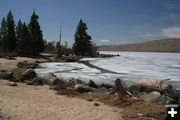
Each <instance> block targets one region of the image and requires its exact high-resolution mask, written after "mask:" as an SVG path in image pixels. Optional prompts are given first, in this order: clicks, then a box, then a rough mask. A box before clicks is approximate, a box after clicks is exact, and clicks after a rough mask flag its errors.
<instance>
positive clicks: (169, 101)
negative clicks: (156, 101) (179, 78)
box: [160, 94, 177, 104]
mask: <svg viewBox="0 0 180 120" xmlns="http://www.w3.org/2000/svg"><path fill="white" fill-rule="evenodd" d="M160 101H161V102H163V103H164V104H177V101H176V100H174V99H173V98H170V97H168V96H167V95H165V94H163V95H162V96H161V97H160Z"/></svg>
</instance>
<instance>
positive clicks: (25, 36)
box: [18, 23, 33, 56]
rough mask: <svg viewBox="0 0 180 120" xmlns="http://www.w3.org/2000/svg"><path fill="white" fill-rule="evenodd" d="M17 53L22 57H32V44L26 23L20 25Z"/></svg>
mask: <svg viewBox="0 0 180 120" xmlns="http://www.w3.org/2000/svg"><path fill="white" fill-rule="evenodd" d="M18 53H19V54H20V55H23V56H32V55H33V44H32V41H31V38H30V33H29V30H28V27H27V25H26V23H23V25H22V36H21V40H20V41H19V44H18Z"/></svg>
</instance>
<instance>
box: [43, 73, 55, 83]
mask: <svg viewBox="0 0 180 120" xmlns="http://www.w3.org/2000/svg"><path fill="white" fill-rule="evenodd" d="M43 78H44V84H46V85H52V84H53V82H54V81H55V80H56V79H58V78H57V77H56V75H54V74H53V73H48V74H46V75H44V76H43Z"/></svg>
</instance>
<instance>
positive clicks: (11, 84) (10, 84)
mask: <svg viewBox="0 0 180 120" xmlns="http://www.w3.org/2000/svg"><path fill="white" fill-rule="evenodd" d="M7 85H9V86H17V83H16V82H9V83H7Z"/></svg>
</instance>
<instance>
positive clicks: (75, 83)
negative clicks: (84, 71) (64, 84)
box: [69, 79, 86, 86]
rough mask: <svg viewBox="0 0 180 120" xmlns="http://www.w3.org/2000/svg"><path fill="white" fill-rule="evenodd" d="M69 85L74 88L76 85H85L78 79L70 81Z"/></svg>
mask: <svg viewBox="0 0 180 120" xmlns="http://www.w3.org/2000/svg"><path fill="white" fill-rule="evenodd" d="M69 84H71V86H75V85H77V84H84V85H86V82H84V81H82V80H79V79H71V80H69Z"/></svg>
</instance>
